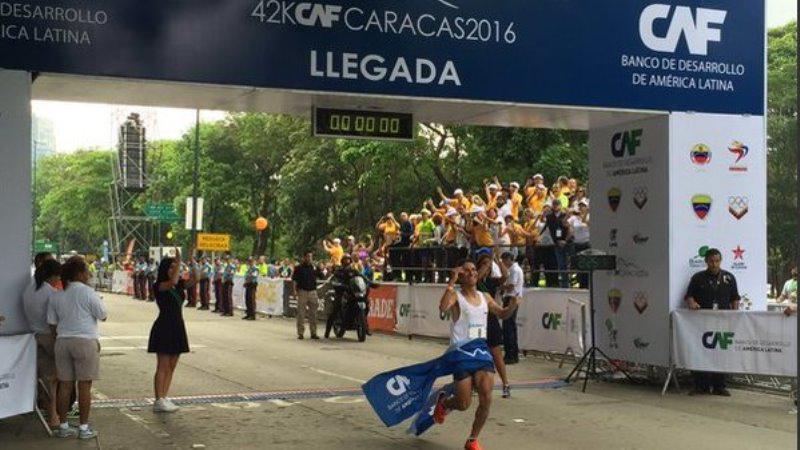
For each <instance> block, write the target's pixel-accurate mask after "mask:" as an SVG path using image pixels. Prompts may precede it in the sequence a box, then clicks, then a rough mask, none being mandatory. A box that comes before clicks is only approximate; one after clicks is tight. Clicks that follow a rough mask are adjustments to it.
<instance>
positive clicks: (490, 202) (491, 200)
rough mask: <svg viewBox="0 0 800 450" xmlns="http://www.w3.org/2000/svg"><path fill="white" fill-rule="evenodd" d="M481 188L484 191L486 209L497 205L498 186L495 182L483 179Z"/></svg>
mask: <svg viewBox="0 0 800 450" xmlns="http://www.w3.org/2000/svg"><path fill="white" fill-rule="evenodd" d="M483 189H484V191H485V192H486V209H487V210H489V209H492V208H496V207H497V194H498V192H499V190H500V186H499V184H497V183H489V182H488V180H483Z"/></svg>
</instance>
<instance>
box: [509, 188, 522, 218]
mask: <svg viewBox="0 0 800 450" xmlns="http://www.w3.org/2000/svg"><path fill="white" fill-rule="evenodd" d="M508 201H510V202H511V215H512V216H513V217H514V220H519V213H520V209H521V206H522V195H521V194H520V193H519V183H517V182H516V181H513V182H511V184H510V185H509V188H508Z"/></svg>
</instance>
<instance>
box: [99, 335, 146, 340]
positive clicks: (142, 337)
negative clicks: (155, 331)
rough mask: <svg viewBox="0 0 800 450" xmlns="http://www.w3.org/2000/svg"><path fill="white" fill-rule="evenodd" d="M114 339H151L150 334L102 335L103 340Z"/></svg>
mask: <svg viewBox="0 0 800 450" xmlns="http://www.w3.org/2000/svg"><path fill="white" fill-rule="evenodd" d="M113 339H150V336H100V340H101V341H110V340H113Z"/></svg>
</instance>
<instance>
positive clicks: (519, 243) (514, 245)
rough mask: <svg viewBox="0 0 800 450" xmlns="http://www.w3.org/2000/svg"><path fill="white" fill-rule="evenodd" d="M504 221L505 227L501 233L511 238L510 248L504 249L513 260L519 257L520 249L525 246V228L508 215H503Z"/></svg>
mask: <svg viewBox="0 0 800 450" xmlns="http://www.w3.org/2000/svg"><path fill="white" fill-rule="evenodd" d="M504 222H505V227H504V228H503V231H502V234H503V235H508V236H509V237H510V238H511V248H510V249H508V250H506V251H507V252H508V253H511V256H513V258H514V261H516V260H517V259H518V257H519V253H520V249H521V248H525V244H526V243H527V239H526V235H525V228H524V227H523V226H522V225H520V224H519V223H518V222H517V221H516V220H514V217H512V216H510V215H509V216H506V217H505V220H504Z"/></svg>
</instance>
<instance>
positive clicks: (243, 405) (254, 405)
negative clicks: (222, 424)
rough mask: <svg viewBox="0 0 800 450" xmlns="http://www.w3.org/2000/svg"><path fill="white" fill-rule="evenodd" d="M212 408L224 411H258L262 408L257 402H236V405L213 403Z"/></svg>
mask: <svg viewBox="0 0 800 450" xmlns="http://www.w3.org/2000/svg"><path fill="white" fill-rule="evenodd" d="M211 406H215V407H217V408H222V409H236V410H242V409H256V408H260V407H261V404H260V403H256V402H235V403H211Z"/></svg>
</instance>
